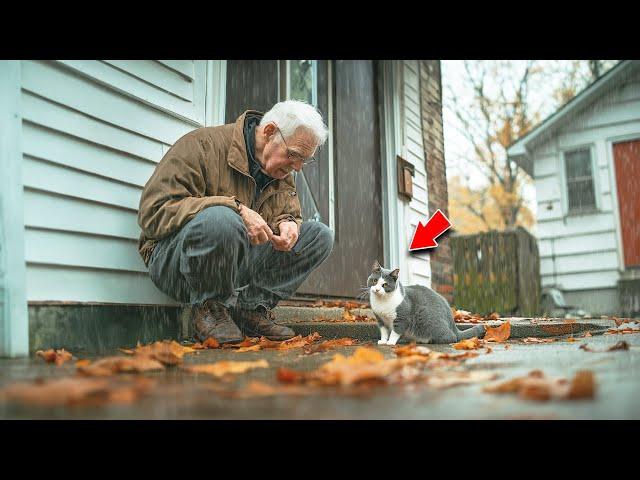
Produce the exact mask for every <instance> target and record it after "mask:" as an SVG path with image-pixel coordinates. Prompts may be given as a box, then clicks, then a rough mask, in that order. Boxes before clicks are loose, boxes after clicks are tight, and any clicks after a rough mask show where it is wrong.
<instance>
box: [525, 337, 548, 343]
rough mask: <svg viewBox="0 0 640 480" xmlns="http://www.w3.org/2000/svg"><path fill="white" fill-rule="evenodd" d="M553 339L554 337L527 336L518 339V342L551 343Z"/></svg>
mask: <svg viewBox="0 0 640 480" xmlns="http://www.w3.org/2000/svg"><path fill="white" fill-rule="evenodd" d="M555 341H556V339H555V338H537V337H527V338H523V339H522V340H520V343H553V342H555Z"/></svg>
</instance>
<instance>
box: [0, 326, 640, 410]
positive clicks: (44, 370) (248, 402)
mask: <svg viewBox="0 0 640 480" xmlns="http://www.w3.org/2000/svg"><path fill="white" fill-rule="evenodd" d="M578 340H579V342H567V341H566V337H564V338H563V339H561V338H559V339H558V341H557V342H554V343H549V344H522V343H520V342H519V341H518V340H516V339H514V340H509V341H507V343H503V344H493V345H492V350H493V351H492V352H491V353H485V352H484V351H483V350H484V349H481V350H478V353H480V355H479V356H477V357H475V358H471V359H468V360H466V361H465V362H464V363H463V364H461V365H460V366H457V367H455V369H456V370H458V371H490V372H495V373H496V374H498V375H499V380H508V379H510V378H513V377H515V376H520V375H526V374H527V373H528V372H530V371H532V370H535V369H539V370H542V371H543V372H544V373H545V375H546V376H550V377H552V376H559V377H565V378H572V377H573V375H575V373H576V372H577V371H579V370H590V371H592V372H593V374H594V376H595V381H596V394H595V397H594V398H590V399H582V400H551V401H546V402H537V401H531V400H525V399H521V398H519V397H517V396H516V395H514V394H502V395H498V394H491V393H486V392H483V391H482V387H483V386H484V385H486V382H484V383H475V384H470V385H459V386H455V387H451V388H446V389H437V388H433V387H429V386H425V385H407V386H399V385H383V386H377V387H374V388H372V389H370V390H366V391H365V392H359V393H355V394H354V392H350V391H349V390H348V389H346V390H341V389H335V388H334V389H327V390H325V391H322V392H318V394H314V395H310V396H289V395H276V396H268V397H253V398H246V399H238V398H228V397H225V396H223V395H220V394H218V393H216V391H215V388H217V387H224V388H231V389H240V388H242V387H243V386H245V385H247V383H248V382H249V381H252V380H259V381H262V382H266V383H269V384H271V385H277V380H276V371H277V369H278V368H279V367H281V366H284V367H287V368H290V369H295V370H301V371H305V370H312V369H317V368H318V367H319V366H320V365H322V364H324V363H325V362H327V361H329V360H330V359H331V358H332V357H333V355H334V354H336V353H342V354H344V355H351V354H352V353H353V352H354V350H355V347H341V348H339V349H335V350H331V351H328V352H324V353H318V354H314V355H303V354H302V352H301V351H300V350H288V351H275V350H262V351H258V352H246V353H237V352H234V351H230V350H228V349H227V350H208V351H202V352H200V353H198V354H190V355H186V356H185V357H184V362H185V365H189V364H199V363H211V362H217V361H221V360H241V361H255V360H259V359H265V360H267V361H268V363H269V367H268V368H262V369H258V370H253V371H250V372H247V373H245V374H240V375H237V376H236V377H235V378H234V379H233V380H232V381H231V382H223V381H221V380H216V379H215V378H212V377H209V376H207V375H193V374H189V373H185V372H184V371H183V370H181V369H180V368H179V367H171V368H168V369H167V370H165V371H161V372H150V373H146V374H141V376H145V377H147V378H151V379H153V380H155V382H156V386H155V387H154V388H153V389H152V390H151V391H150V392H148V394H147V395H146V396H144V397H142V398H140V399H138V400H137V401H135V402H134V403H132V404H129V405H116V404H108V405H105V406H101V407H95V406H94V407H87V406H84V407H80V406H76V407H71V406H66V407H62V406H58V407H46V408H45V407H34V406H28V405H21V404H15V403H14V404H9V403H3V402H1V401H0V418H1V419H382V420H386V419H640V402H638V398H639V397H640V375H638V372H640V334H631V335H621V334H617V335H598V336H594V337H588V338H579V339H578ZM621 340H624V341H626V342H627V343H628V344H629V345H630V348H629V349H628V350H618V351H610V352H607V351H606V349H607V348H608V347H610V346H612V345H614V344H615V343H617V342H619V341H621ZM582 343H587V344H588V345H589V347H591V348H592V349H593V350H598V352H595V353H593V352H587V351H585V350H582V349H580V348H579V347H580V345H581V344H582ZM371 347H372V348H376V349H378V350H379V351H380V352H382V353H383V354H384V356H385V357H386V358H393V357H394V356H395V354H394V353H393V350H392V347H390V346H378V345H376V344H373V345H371ZM429 347H430V348H432V349H433V350H436V351H441V352H457V351H455V350H453V348H452V347H450V346H449V345H430V346H429ZM113 353H118V352H113ZM458 353H459V352H458ZM74 374H75V367H74V365H73V363H72V362H69V363H67V364H64V365H62V366H61V367H55V366H54V365H52V364H45V363H44V362H43V361H42V360H41V359H36V358H31V359H14V360H0V388H2V387H4V386H6V385H8V384H10V383H14V382H25V381H34V380H36V379H42V378H44V379H51V378H61V377H70V376H73V375H74ZM121 376H124V377H130V375H127V374H123V375H121Z"/></svg>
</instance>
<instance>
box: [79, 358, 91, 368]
mask: <svg viewBox="0 0 640 480" xmlns="http://www.w3.org/2000/svg"><path fill="white" fill-rule="evenodd" d="M89 364H91V360H89V359H88V358H85V359H83V360H78V361H77V362H76V367H86V366H87V365H89Z"/></svg>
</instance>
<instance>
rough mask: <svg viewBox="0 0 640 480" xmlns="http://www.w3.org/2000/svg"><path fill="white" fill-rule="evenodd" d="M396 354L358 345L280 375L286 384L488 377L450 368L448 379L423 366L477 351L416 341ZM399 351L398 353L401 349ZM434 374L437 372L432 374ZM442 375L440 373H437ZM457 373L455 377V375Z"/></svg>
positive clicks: (458, 380)
mask: <svg viewBox="0 0 640 480" xmlns="http://www.w3.org/2000/svg"><path fill="white" fill-rule="evenodd" d="M394 351H395V352H396V354H397V357H396V358H392V359H385V358H384V355H383V354H382V353H381V352H380V351H378V350H376V349H374V348H368V347H358V348H357V349H356V351H355V352H354V354H353V355H351V356H349V357H345V356H344V355H341V354H336V355H334V357H333V359H332V360H331V361H330V362H328V363H325V364H324V365H322V366H320V367H319V368H318V369H317V370H313V371H309V372H301V371H295V370H291V369H288V368H280V369H279V370H278V373H277V378H278V380H279V381H280V382H281V383H285V384H303V385H310V386H341V387H346V386H352V385H361V384H373V385H375V384H406V383H415V382H421V383H424V384H427V385H428V384H429V382H433V384H434V385H436V384H437V385H438V386H439V387H440V388H443V387H445V386H453V385H459V384H461V383H469V382H471V381H481V380H485V379H486V378H487V377H486V376H484V375H481V376H473V375H468V374H466V373H464V374H461V373H460V372H451V373H450V375H452V376H451V377H450V378H449V380H445V379H444V376H442V375H445V374H437V375H435V374H431V375H430V374H425V372H424V371H423V369H422V368H421V367H424V366H426V365H427V364H429V363H430V362H433V361H436V360H445V359H447V358H448V359H453V358H455V359H456V360H457V361H459V360H461V359H462V358H461V357H464V358H468V357H470V356H475V355H477V354H471V355H470V354H467V353H464V354H461V355H452V354H445V353H440V352H432V351H431V350H429V349H428V348H426V347H422V346H420V347H416V346H415V345H410V346H402V347H397V348H396V349H395V350H394ZM398 352H399V353H398ZM432 375H435V376H433V377H432ZM438 375H440V376H438ZM454 377H455V379H454Z"/></svg>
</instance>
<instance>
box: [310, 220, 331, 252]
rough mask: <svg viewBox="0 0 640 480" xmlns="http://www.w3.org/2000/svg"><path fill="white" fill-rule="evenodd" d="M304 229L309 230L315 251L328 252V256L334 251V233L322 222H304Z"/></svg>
mask: <svg viewBox="0 0 640 480" xmlns="http://www.w3.org/2000/svg"><path fill="white" fill-rule="evenodd" d="M302 228H304V229H305V230H307V233H308V234H309V237H310V238H311V239H312V240H311V242H312V243H313V246H314V248H315V249H317V250H320V251H323V252H326V253H327V255H328V254H329V253H331V250H332V249H333V240H334V233H333V230H331V229H330V228H329V227H327V226H326V225H325V224H324V223H321V222H304V223H303V224H302Z"/></svg>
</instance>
